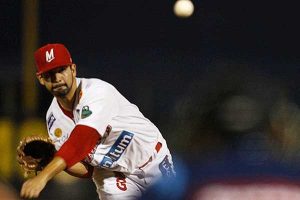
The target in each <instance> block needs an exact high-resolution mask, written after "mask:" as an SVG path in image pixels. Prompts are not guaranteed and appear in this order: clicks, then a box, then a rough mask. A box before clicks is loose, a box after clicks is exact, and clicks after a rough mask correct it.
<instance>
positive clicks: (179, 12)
mask: <svg viewBox="0 0 300 200" xmlns="http://www.w3.org/2000/svg"><path fill="white" fill-rule="evenodd" d="M173 10H174V13H175V15H176V16H177V17H182V18H187V17H190V16H191V15H192V14H193V12H194V4H193V2H192V1H190V0H177V1H176V2H175V4H174V9H173Z"/></svg>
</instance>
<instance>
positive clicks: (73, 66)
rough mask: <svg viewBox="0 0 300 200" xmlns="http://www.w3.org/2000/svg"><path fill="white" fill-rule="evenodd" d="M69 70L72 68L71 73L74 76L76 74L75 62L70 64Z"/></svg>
mask: <svg viewBox="0 0 300 200" xmlns="http://www.w3.org/2000/svg"><path fill="white" fill-rule="evenodd" d="M71 70H72V73H73V74H74V75H75V76H76V75H77V69H76V64H74V63H73V64H72V65H71Z"/></svg>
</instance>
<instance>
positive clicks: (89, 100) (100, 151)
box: [46, 78, 174, 199]
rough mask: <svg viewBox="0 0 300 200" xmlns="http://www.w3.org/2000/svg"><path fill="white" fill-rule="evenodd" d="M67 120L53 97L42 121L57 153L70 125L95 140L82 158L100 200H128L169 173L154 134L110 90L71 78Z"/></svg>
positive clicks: (139, 115)
mask: <svg viewBox="0 0 300 200" xmlns="http://www.w3.org/2000/svg"><path fill="white" fill-rule="evenodd" d="M77 85H78V92H77V93H76V100H75V104H74V107H73V119H71V118H70V117H69V116H67V115H66V114H65V113H64V112H63V110H62V109H61V107H60V105H59V104H58V102H57V100H56V98H55V97H54V99H53V101H52V103H51V105H50V107H49V109H48V112H47V116H46V120H47V128H48V133H49V136H50V138H51V139H52V140H53V141H54V143H55V147H56V149H57V150H59V149H60V148H61V146H62V145H63V144H64V143H65V142H66V141H67V140H68V138H69V137H70V134H71V132H72V130H73V129H74V127H75V126H76V125H83V126H88V127H91V128H93V129H95V130H97V132H98V133H99V134H100V135H101V140H100V141H99V142H98V144H97V145H96V146H95V147H94V149H93V150H92V151H91V152H90V153H89V155H88V156H86V158H85V160H84V161H85V162H87V163H89V164H90V165H92V166H94V167H95V169H94V172H93V180H94V182H95V184H96V186H97V192H98V194H99V198H101V199H134V198H138V197H139V196H141V195H142V192H143V191H144V190H145V189H146V188H147V187H148V186H149V185H151V184H152V183H153V182H154V181H155V180H157V179H158V178H160V177H162V176H169V175H170V173H173V172H174V171H173V164H172V157H171V155H170V152H169V150H168V147H167V144H166V141H165V139H164V138H163V137H162V135H161V133H160V131H159V130H158V128H157V127H156V126H155V125H154V124H153V123H152V122H151V121H150V120H149V119H147V118H145V117H144V116H143V114H142V113H141V112H140V111H139V109H138V107H137V106H135V105H134V104H132V103H130V102H129V101H128V100H127V99H126V98H125V97H124V96H122V95H121V94H120V93H119V92H118V90H117V89H116V88H114V87H113V86H112V85H111V84H109V83H107V82H105V81H102V80H99V79H85V78H77Z"/></svg>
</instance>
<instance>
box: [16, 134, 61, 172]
mask: <svg viewBox="0 0 300 200" xmlns="http://www.w3.org/2000/svg"><path fill="white" fill-rule="evenodd" d="M55 152H56V150H55V147H54V144H53V142H52V141H51V139H50V138H49V137H45V136H39V135H32V136H27V137H24V138H23V139H22V140H21V141H20V143H19V145H18V147H17V160H18V162H19V164H20V166H21V168H22V169H23V170H24V176H25V177H27V176H28V175H29V174H31V173H35V174H37V172H38V171H41V170H43V168H44V167H45V166H46V165H47V164H48V163H49V162H50V161H51V160H52V159H53V157H54V154H55Z"/></svg>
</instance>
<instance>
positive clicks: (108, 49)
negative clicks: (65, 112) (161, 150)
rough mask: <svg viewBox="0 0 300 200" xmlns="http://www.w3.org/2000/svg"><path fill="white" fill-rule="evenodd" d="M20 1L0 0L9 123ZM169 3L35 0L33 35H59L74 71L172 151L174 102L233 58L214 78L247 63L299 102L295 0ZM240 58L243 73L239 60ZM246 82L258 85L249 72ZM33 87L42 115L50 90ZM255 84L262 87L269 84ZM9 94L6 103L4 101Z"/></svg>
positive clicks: (299, 31) (17, 65) (15, 108)
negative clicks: (189, 9) (132, 109)
mask: <svg viewBox="0 0 300 200" xmlns="http://www.w3.org/2000/svg"><path fill="white" fill-rule="evenodd" d="M28 1H30V0H28ZM22 2H23V1H21V0H20V1H19V0H10V1H8V0H0V9H1V11H0V27H1V28H0V43H1V45H0V51H1V54H0V77H1V80H0V88H1V90H0V95H1V99H0V102H1V105H0V114H1V116H3V117H4V118H5V117H9V118H10V119H12V120H15V122H16V123H19V122H20V121H22V120H24V118H25V117H26V113H24V111H23V108H22V105H20V101H22V95H21V92H20V91H21V86H20V85H22V60H21V58H22V55H21V53H22V17H23V12H22ZM174 3H175V0H130V1H121V0H85V1H83V0H82V1H80V0H76V1H67V0H64V1H61V0H51V1H50V0H44V1H39V23H38V34H39V38H38V41H39V42H38V43H39V46H41V45H44V44H47V43H56V42H57V43H63V44H65V45H66V46H67V48H68V49H69V50H70V52H71V54H72V57H73V61H74V62H75V63H76V64H77V67H78V73H79V77H80V76H82V77H96V78H100V79H103V80H105V81H108V82H110V83H111V84H113V85H114V86H115V87H116V88H117V89H118V90H119V91H120V92H121V93H122V94H123V95H124V96H125V97H126V98H127V99H128V100H130V101H131V102H132V103H134V104H136V105H138V107H139V108H140V110H141V111H142V112H143V114H145V116H146V117H148V118H149V119H151V120H152V121H153V122H154V123H155V124H156V125H157V126H158V127H159V128H160V130H161V131H162V133H163V135H164V136H165V138H166V139H167V141H168V140H170V146H171V147H172V148H174V149H171V150H172V151H173V152H175V153H177V152H178V153H180V152H181V150H180V149H176V148H175V147H176V146H177V143H178V142H179V141H176V138H177V136H178V135H176V134H178V133H176V134H174V132H173V131H172V130H173V127H172V126H173V125H172V124H173V123H174V121H172V119H173V118H174V112H175V111H174V110H175V109H176V106H177V105H178V104H179V103H178V102H180V101H181V100H182V99H185V98H190V99H193V95H194V93H193V92H191V91H193V85H194V83H195V82H197V83H198V84H200V83H202V82H201V81H203V80H206V78H208V77H210V76H211V75H212V74H214V73H222V71H223V70H224V71H226V69H224V68H226V66H227V64H231V65H232V64H233V65H236V66H235V67H234V68H235V69H236V70H237V71H238V73H236V74H235V70H232V71H230V72H231V75H230V76H226V74H225V73H224V76H223V77H222V79H224V80H225V79H228V80H229V79H231V76H239V77H246V79H247V77H248V74H247V73H249V74H250V73H254V74H256V75H255V76H256V78H259V79H263V78H268V79H269V78H270V79H272V80H274V81H276V83H279V85H280V87H283V88H285V92H286V95H287V98H289V99H290V100H291V101H292V102H294V103H295V104H299V103H300V90H299V89H298V88H299V85H300V81H299V78H298V73H299V64H300V59H299V45H300V39H299V35H300V28H299V19H300V18H299V17H300V14H299V9H298V6H297V5H296V3H294V2H290V1H264V0H262V1H258V0H252V1H250V0H245V1H237V0H228V1H223V0H193V3H194V6H195V11H194V13H193V15H192V16H191V17H190V18H186V19H182V18H178V17H176V16H175V15H174V13H173V5H174ZM245 65H246V66H247V70H245V71H244V73H243V69H241V68H240V67H239V66H245ZM220 66H224V68H223V69H222V67H220ZM32 67H34V66H32ZM220 68H221V69H220ZM241 72H242V73H241ZM227 75H228V74H227ZM208 79H209V78H208ZM246 79H245V80H246ZM212 80H213V79H212ZM236 84H238V83H236ZM255 84H258V85H259V83H258V82H256V81H254V82H250V85H255ZM8 86H9V87H11V88H10V89H7V87H8ZM213 86H214V82H213V81H212V83H210V87H212V88H213ZM37 87H38V92H39V94H38V112H37V113H36V114H35V115H36V117H38V118H42V119H43V118H44V115H45V112H46V110H47V108H48V104H49V103H50V101H51V98H52V97H51V96H50V95H49V94H48V93H47V92H46V91H45V90H44V89H43V88H41V87H40V86H37ZM200 87H205V85H201V86H200ZM210 87H207V90H209V88H210ZM216 87H217V86H216ZM262 87H264V88H265V89H266V93H265V94H266V95H267V93H268V91H269V89H270V90H271V89H273V88H272V86H270V87H269V88H268V87H267V86H262ZM7 91H9V93H13V94H14V95H11V94H10V95H9V94H8V93H7ZM201 94H202V95H201ZM201 94H200V95H195V98H194V101H198V99H196V98H199V99H201V100H202V99H205V98H206V97H207V96H205V95H206V94H209V92H207V91H206V92H203V93H201ZM6 96H10V98H11V99H9V100H7V98H6ZM8 101H9V102H10V107H9V108H8V106H7V105H6V104H5V102H8ZM175 118H176V119H178V118H179V119H180V116H175ZM174 138H175V139H174Z"/></svg>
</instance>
